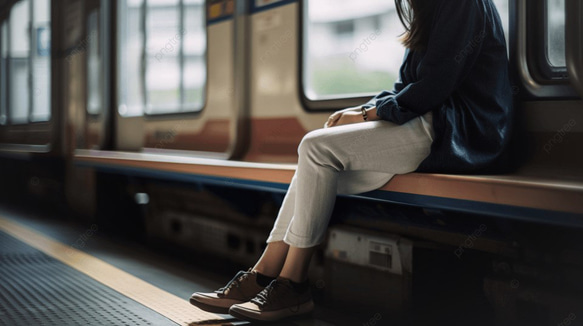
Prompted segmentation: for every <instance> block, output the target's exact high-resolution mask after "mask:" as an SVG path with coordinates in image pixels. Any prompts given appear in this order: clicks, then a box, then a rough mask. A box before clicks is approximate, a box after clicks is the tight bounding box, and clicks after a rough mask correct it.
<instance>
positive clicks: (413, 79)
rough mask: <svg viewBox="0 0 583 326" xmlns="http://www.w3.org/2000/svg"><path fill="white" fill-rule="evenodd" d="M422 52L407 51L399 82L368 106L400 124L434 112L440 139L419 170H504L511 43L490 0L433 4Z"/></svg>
mask: <svg viewBox="0 0 583 326" xmlns="http://www.w3.org/2000/svg"><path fill="white" fill-rule="evenodd" d="M435 1H439V3H438V4H436V7H435V8H436V10H435V15H434V18H433V24H432V29H431V32H430V37H429V42H428V44H427V47H426V49H425V50H424V51H413V50H407V51H406V53H405V59H404V62H403V64H402V66H401V68H400V76H399V80H398V81H397V82H396V83H395V85H394V88H393V90H392V91H383V92H381V93H380V94H378V95H377V96H375V97H374V98H373V99H371V100H370V101H369V102H368V103H367V104H366V105H365V106H366V107H372V106H376V107H377V114H378V115H379V117H380V118H381V119H383V120H388V121H391V122H394V123H397V124H403V123H406V122H407V121H409V120H411V119H413V118H415V117H418V116H420V115H423V114H425V113H427V112H429V111H432V112H433V127H434V131H435V139H434V142H433V144H432V147H431V153H430V154H429V156H428V157H427V158H426V159H425V160H424V161H423V162H422V163H421V165H420V166H419V168H418V171H424V172H442V173H445V172H447V173H471V172H499V171H502V170H505V167H506V165H508V162H507V157H508V155H507V154H508V153H507V152H508V150H509V142H510V138H511V133H512V129H513V128H512V124H513V105H512V89H511V86H510V81H509V75H508V58H507V50H506V41H505V37H504V31H503V27H502V23H501V21H500V16H499V14H498V11H497V10H496V7H495V5H494V3H493V2H492V0H435Z"/></svg>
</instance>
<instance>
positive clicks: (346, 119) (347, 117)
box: [324, 106, 378, 128]
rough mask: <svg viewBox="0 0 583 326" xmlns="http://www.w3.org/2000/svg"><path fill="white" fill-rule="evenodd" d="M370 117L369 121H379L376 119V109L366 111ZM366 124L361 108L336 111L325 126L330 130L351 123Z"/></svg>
mask: <svg viewBox="0 0 583 326" xmlns="http://www.w3.org/2000/svg"><path fill="white" fill-rule="evenodd" d="M366 112H367V115H368V119H367V120H368V121H372V120H378V118H377V117H376V108H375V107H373V108H369V109H367V110H366ZM359 122H364V118H363V116H362V109H361V107H360V106H357V107H352V108H347V109H344V110H340V111H336V112H334V113H332V115H330V117H329V118H328V121H326V123H325V124H324V128H330V127H335V126H341V125H347V124H351V123H359Z"/></svg>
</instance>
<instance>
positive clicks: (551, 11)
mask: <svg viewBox="0 0 583 326" xmlns="http://www.w3.org/2000/svg"><path fill="white" fill-rule="evenodd" d="M546 16H547V19H546V24H547V44H546V48H547V59H548V62H549V64H550V65H551V66H553V67H565V66H566V59H565V0H547V11H546Z"/></svg>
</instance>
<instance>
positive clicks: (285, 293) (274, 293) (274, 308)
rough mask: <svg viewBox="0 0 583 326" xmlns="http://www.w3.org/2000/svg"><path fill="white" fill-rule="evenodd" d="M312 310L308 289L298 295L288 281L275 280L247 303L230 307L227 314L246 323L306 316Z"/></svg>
mask: <svg viewBox="0 0 583 326" xmlns="http://www.w3.org/2000/svg"><path fill="white" fill-rule="evenodd" d="M313 310H314V301H312V294H311V293H310V289H306V291H304V292H303V293H298V292H296V290H294V288H293V287H292V285H291V283H290V281H289V280H287V279H284V278H277V279H275V280H273V281H272V282H271V283H270V284H269V285H268V286H267V287H265V289H263V291H261V292H259V293H258V294H257V296H256V297H255V298H253V299H251V300H249V302H245V303H239V304H234V305H232V306H231V309H229V314H231V315H232V316H233V317H236V318H239V319H243V320H248V321H276V320H280V319H283V318H288V317H295V316H301V315H304V314H308V313H310V312H312V311H313Z"/></svg>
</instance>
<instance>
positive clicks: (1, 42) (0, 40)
mask: <svg viewBox="0 0 583 326" xmlns="http://www.w3.org/2000/svg"><path fill="white" fill-rule="evenodd" d="M7 61H8V23H7V22H6V21H4V22H2V23H1V24H0V125H4V124H6V111H7V107H8V96H6V94H7V93H6V92H7V87H8V81H7V78H8V75H7V73H6V72H7V68H8V63H7Z"/></svg>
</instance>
